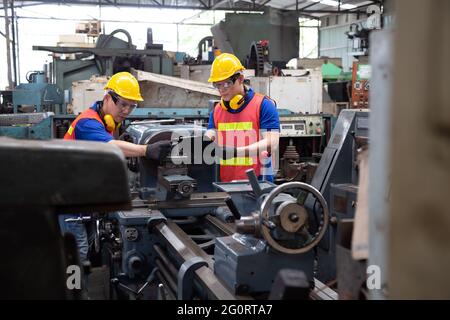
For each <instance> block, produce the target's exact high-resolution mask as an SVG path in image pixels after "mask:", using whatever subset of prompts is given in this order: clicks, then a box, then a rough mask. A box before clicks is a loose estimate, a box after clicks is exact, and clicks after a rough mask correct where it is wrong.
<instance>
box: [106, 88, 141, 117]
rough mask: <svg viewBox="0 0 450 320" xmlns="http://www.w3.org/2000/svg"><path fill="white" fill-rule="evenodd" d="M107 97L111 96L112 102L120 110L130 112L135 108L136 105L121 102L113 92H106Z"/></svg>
mask: <svg viewBox="0 0 450 320" xmlns="http://www.w3.org/2000/svg"><path fill="white" fill-rule="evenodd" d="M108 93H109V95H110V96H111V98H112V100H113V101H114V104H115V105H116V106H118V107H119V108H120V109H122V110H125V109H127V108H128V109H129V110H130V112H131V111H133V110H134V108H136V107H137V103H128V102H126V101H124V100H122V99H121V98H120V97H119V96H118V95H117V94H116V93H115V92H113V91H110V92H108Z"/></svg>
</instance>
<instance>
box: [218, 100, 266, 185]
mask: <svg viewBox="0 0 450 320" xmlns="http://www.w3.org/2000/svg"><path fill="white" fill-rule="evenodd" d="M263 99H264V96H263V95H260V94H258V93H255V94H254V96H253V98H252V99H251V100H250V101H249V103H248V104H247V106H246V107H245V108H244V110H242V111H241V112H239V113H231V112H228V111H226V110H224V109H223V108H222V107H221V106H219V105H216V107H215V109H214V122H215V127H216V128H217V136H218V143H219V145H226V146H233V147H243V146H248V145H251V144H253V143H256V142H257V141H259V140H260V134H259V129H260V128H259V114H260V109H261V103H262V101H263ZM251 168H253V170H254V171H255V174H256V176H259V174H260V169H261V164H260V162H259V159H258V157H253V158H252V157H237V158H231V159H227V160H221V161H220V180H221V181H222V182H229V181H232V180H246V179H248V178H247V175H246V173H245V171H246V170H248V169H251Z"/></svg>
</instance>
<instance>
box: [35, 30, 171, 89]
mask: <svg viewBox="0 0 450 320" xmlns="http://www.w3.org/2000/svg"><path fill="white" fill-rule="evenodd" d="M118 33H122V34H124V35H125V36H126V38H127V41H124V40H121V39H119V38H117V37H115V35H116V34H118ZM33 50H40V51H50V52H52V53H54V58H53V62H52V63H51V66H50V68H49V69H50V74H51V76H50V79H51V82H52V83H54V84H56V85H57V86H58V87H59V88H61V89H62V90H63V91H65V90H69V89H70V88H71V87H72V83H73V82H75V81H80V80H88V79H90V78H91V76H93V75H106V76H111V75H113V74H114V73H116V72H121V71H128V72H129V71H130V69H131V68H134V69H138V70H143V71H148V72H153V73H158V74H165V75H169V76H171V75H173V59H172V58H170V57H169V56H168V55H167V54H166V53H165V52H164V51H163V45H162V44H154V43H153V36H152V30H151V28H149V29H147V44H146V45H145V49H143V50H140V49H137V48H136V46H135V45H133V42H132V40H131V36H130V34H129V33H128V32H127V31H126V30H124V29H117V30H115V31H113V32H112V33H110V34H108V35H104V34H101V35H100V36H99V37H98V40H97V42H96V45H95V47H94V48H85V47H52V46H33ZM56 54H60V55H61V54H64V55H69V54H70V55H72V57H73V59H63V58H62V57H61V56H60V55H56Z"/></svg>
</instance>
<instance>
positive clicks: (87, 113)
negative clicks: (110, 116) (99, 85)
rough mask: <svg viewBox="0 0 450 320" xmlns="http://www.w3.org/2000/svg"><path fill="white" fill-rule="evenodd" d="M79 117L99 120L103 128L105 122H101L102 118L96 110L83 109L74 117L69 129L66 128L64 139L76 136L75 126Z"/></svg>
mask: <svg viewBox="0 0 450 320" xmlns="http://www.w3.org/2000/svg"><path fill="white" fill-rule="evenodd" d="M81 119H94V120H97V121H98V122H100V123H101V124H102V126H103V127H104V128H105V130H106V127H105V124H104V123H103V121H102V119H101V118H100V116H99V115H98V112H97V111H95V110H94V109H91V108H89V109H87V110H84V111H83V112H82V113H81V114H80V115H79V116H78V117H76V118H75V120H74V121H73V122H72V124H71V125H70V127H69V130H67V132H66V134H65V135H64V140H76V139H77V137H75V127H76V125H77V123H78V121H80V120H81ZM108 133H109V134H112V132H109V131H108Z"/></svg>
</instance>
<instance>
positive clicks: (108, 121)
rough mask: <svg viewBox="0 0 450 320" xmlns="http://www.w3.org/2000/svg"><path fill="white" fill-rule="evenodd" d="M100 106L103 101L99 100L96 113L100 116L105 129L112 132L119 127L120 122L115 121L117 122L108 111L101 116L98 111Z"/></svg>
mask: <svg viewBox="0 0 450 320" xmlns="http://www.w3.org/2000/svg"><path fill="white" fill-rule="evenodd" d="M102 107H103V101H101V102H100V103H99V106H98V109H97V113H98V115H99V116H100V118H101V119H102V121H103V124H104V125H105V127H106V130H107V131H109V132H114V131H116V130H117V129H119V128H120V123H117V122H116V121H115V120H114V118H113V116H112V115H110V114H109V113H108V114H105V115H104V116H103V117H102V114H101V112H100V110H101V109H102Z"/></svg>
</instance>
